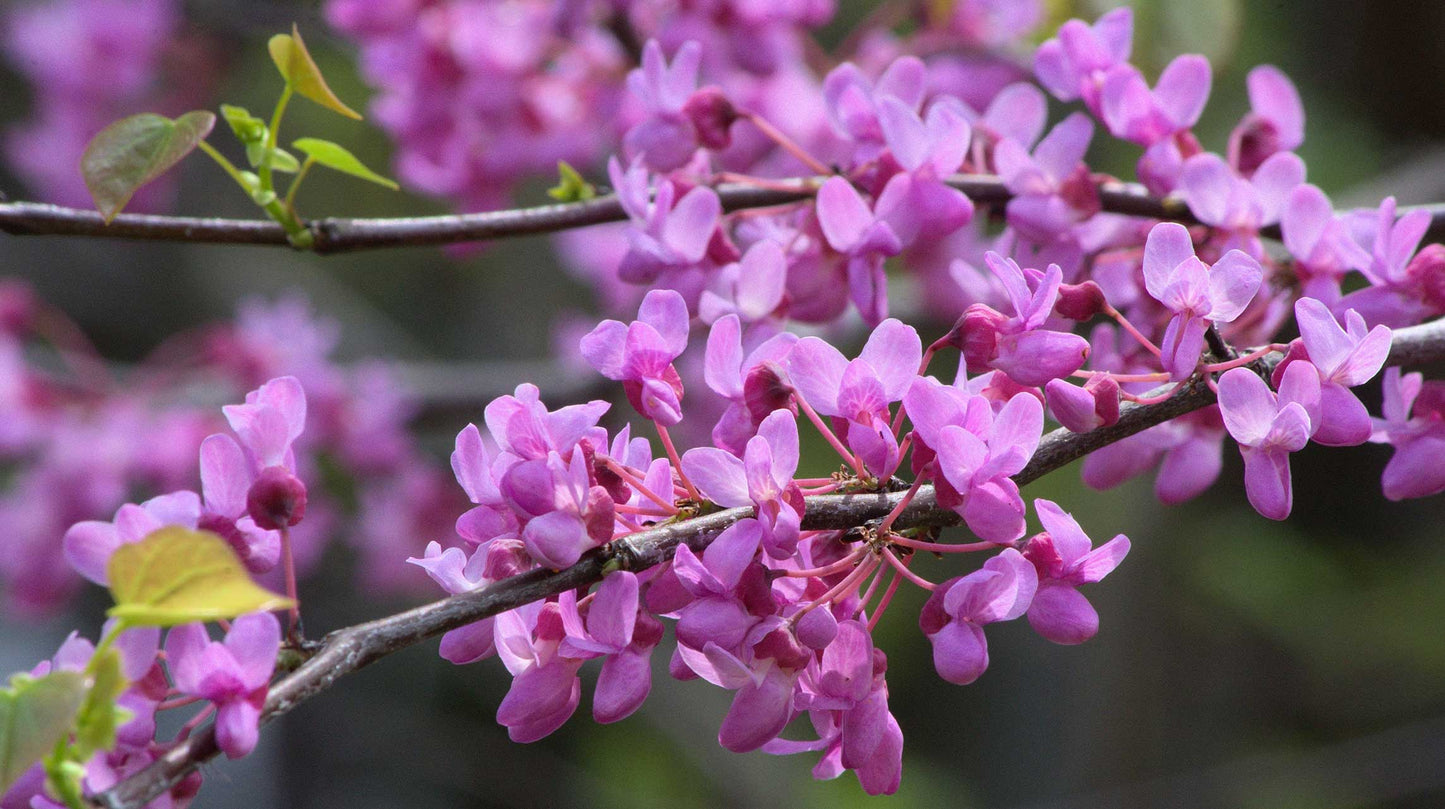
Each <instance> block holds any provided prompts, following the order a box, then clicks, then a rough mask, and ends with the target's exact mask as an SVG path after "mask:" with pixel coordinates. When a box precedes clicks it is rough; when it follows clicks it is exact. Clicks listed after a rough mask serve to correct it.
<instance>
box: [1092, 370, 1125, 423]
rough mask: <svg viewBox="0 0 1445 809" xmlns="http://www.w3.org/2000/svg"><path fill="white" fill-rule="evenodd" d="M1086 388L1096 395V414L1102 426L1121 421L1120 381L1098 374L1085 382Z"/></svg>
mask: <svg viewBox="0 0 1445 809" xmlns="http://www.w3.org/2000/svg"><path fill="white" fill-rule="evenodd" d="M1084 390H1086V391H1088V392H1089V393H1091V394H1093V396H1094V414H1095V415H1096V416H1098V417H1099V426H1100V427H1112V426H1113V425H1114V424H1116V423H1118V421H1119V383H1118V382H1115V381H1114V378H1113V377H1109V376H1096V377H1094V378H1093V379H1090V380H1089V381H1088V382H1085V383H1084Z"/></svg>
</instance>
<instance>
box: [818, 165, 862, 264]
mask: <svg viewBox="0 0 1445 809" xmlns="http://www.w3.org/2000/svg"><path fill="white" fill-rule="evenodd" d="M817 211H818V225H819V226H820V227H821V228H822V229H823V236H824V237H825V238H827V240H828V246H829V247H832V248H833V249H834V250H837V251H839V252H840V253H847V252H850V251H851V250H852V249H853V247H854V246H855V245H857V244H858V242H859V241H861V240H862V238H863V232H864V231H865V230H867V228H868V226H869V225H871V224H873V212H872V211H871V210H869V208H868V204H867V203H866V202H864V201H863V197H861V196H859V194H858V191H857V190H856V189H854V188H853V185H852V184H851V183H849V182H848V181H847V180H845V179H843V178H842V177H831V178H829V179H828V181H827V182H825V183H823V186H822V187H821V188H819V189H818V202H817Z"/></svg>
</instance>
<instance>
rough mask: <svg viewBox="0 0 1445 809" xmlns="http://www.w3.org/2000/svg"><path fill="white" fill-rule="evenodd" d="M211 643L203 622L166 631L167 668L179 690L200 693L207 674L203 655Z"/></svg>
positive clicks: (182, 625) (174, 627)
mask: <svg viewBox="0 0 1445 809" xmlns="http://www.w3.org/2000/svg"><path fill="white" fill-rule="evenodd" d="M210 643H211V639H210V637H209V636H208V635H206V627H205V625H203V624H181V625H180V626H173V627H171V629H170V631H168V632H167V633H166V668H167V670H168V671H170V675H171V680H172V681H173V682H174V683H175V686H176V688H177V689H178V690H180V691H182V692H185V693H187V694H198V693H199V691H200V689H201V684H202V682H203V681H204V680H205V677H206V674H207V671H206V669H205V668H204V667H203V657H204V655H205V652H206V647H207V646H209V645H210Z"/></svg>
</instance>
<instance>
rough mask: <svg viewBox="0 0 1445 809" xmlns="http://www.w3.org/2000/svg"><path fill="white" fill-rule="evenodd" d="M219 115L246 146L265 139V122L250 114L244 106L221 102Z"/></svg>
mask: <svg viewBox="0 0 1445 809" xmlns="http://www.w3.org/2000/svg"><path fill="white" fill-rule="evenodd" d="M221 117H222V118H225V119H226V123H227V124H229V125H230V127H231V131H232V132H234V133H235V134H236V138H237V139H238V140H240V141H241V142H242V143H244V144H246V145H247V146H248V147H249V146H250V145H251V144H253V143H264V142H265V141H266V135H267V129H266V122H265V121H263V120H261V119H260V118H257V117H256V116H254V115H252V114H251V113H250V111H249V110H247V109H246V108H245V107H233V106H231V105H230V104H222V105H221Z"/></svg>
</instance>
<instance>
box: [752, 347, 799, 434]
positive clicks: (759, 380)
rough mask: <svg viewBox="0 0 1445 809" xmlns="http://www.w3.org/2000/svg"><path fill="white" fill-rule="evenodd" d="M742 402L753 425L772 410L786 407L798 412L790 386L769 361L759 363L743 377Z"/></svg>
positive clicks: (776, 367)
mask: <svg viewBox="0 0 1445 809" xmlns="http://www.w3.org/2000/svg"><path fill="white" fill-rule="evenodd" d="M743 403H744V404H745V405H747V408H748V415H750V416H752V419H753V422H754V424H755V425H756V424H762V423H763V419H765V418H767V417H768V416H769V415H771V414H772V412H773V411H774V410H783V409H786V410H788V411H790V412H792V413H793V414H795V415H796V414H797V412H798V403H797V402H795V401H793V388H792V386H791V385H789V384H788V383H786V382H784V381H783V378H782V376H781V375H780V374H779V372H778V366H777V365H775V364H773V363H771V362H767V363H763V364H762V365H759V366H758V367H756V368H754V369H752V370H751V371H749V372H748V374H747V376H746V377H744V378H743Z"/></svg>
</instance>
